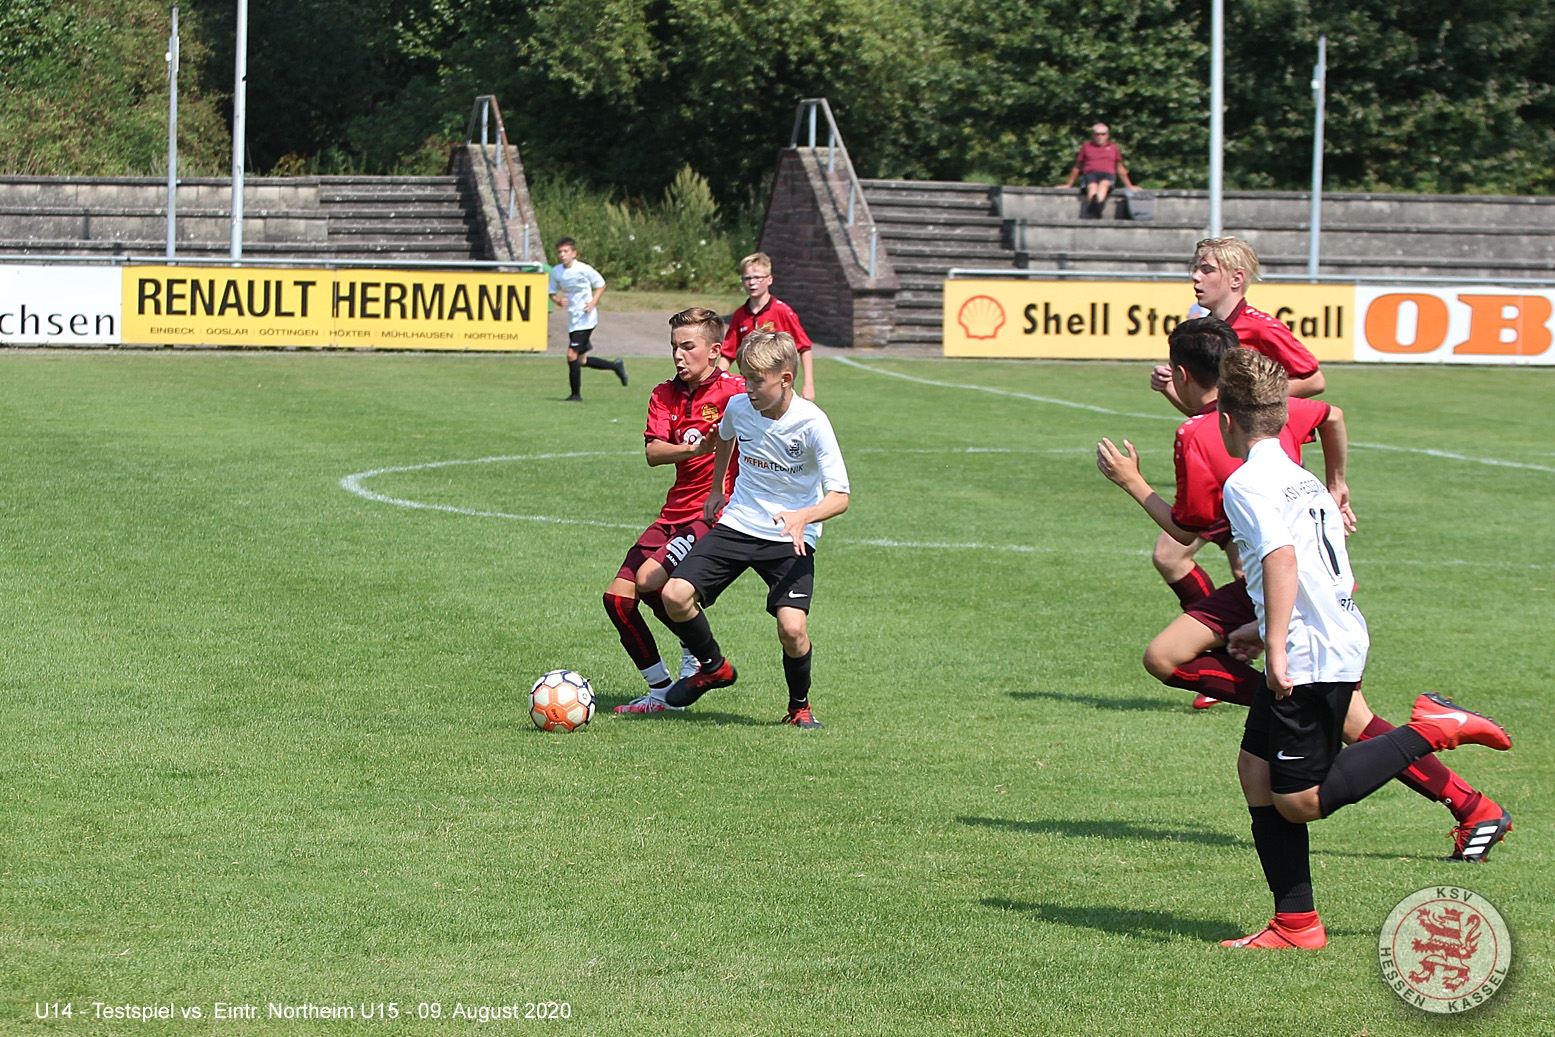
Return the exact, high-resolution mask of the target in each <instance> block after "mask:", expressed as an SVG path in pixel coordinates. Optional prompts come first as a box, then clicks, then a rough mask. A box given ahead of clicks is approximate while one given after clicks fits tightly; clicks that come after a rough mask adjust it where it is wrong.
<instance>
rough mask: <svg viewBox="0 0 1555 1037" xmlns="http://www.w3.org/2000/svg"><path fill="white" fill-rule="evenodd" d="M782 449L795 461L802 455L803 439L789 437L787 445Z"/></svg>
mask: <svg viewBox="0 0 1555 1037" xmlns="http://www.w3.org/2000/svg"><path fill="white" fill-rule="evenodd" d="M783 449H784V451H785V452H787V454H788V456H789V457H792V458H793V459H794V460H795V461H797V460H799V459H800V458H801V457H803V456H804V441H803V440H799V439H791V440H789V441H788V445H787V446H786V447H784V448H783Z"/></svg>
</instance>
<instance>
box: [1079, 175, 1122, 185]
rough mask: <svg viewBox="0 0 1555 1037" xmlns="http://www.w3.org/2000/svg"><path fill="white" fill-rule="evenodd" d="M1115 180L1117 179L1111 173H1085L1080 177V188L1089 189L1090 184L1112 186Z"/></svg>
mask: <svg viewBox="0 0 1555 1037" xmlns="http://www.w3.org/2000/svg"><path fill="white" fill-rule="evenodd" d="M1117 179H1118V178H1117V177H1115V176H1113V175H1112V174H1111V173H1086V174H1085V175H1084V176H1082V177H1080V186H1081V187H1089V186H1091V185H1092V184H1101V183H1107V184H1112V183H1116V182H1117Z"/></svg>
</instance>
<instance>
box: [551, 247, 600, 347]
mask: <svg viewBox="0 0 1555 1037" xmlns="http://www.w3.org/2000/svg"><path fill="white" fill-rule="evenodd" d="M603 287H605V279H604V278H603V277H600V276H599V271H598V270H595V269H594V268H593V267H591V266H589V265H588V264H587V263H585V262H584V261H583V260H581V259H574V260H573V261H572V265H571V266H562V265H561V264H560V263H557V264H556V265H555V266H553V267H551V283H550V285H549V286H548V287H547V288H546V291H547V292H548V293H549V294H551V295H561V296H562V298H564V299H566V300H567V330H568V331H586V330H587V329H589V328H594V327H598V326H599V307H597V306H596V307H595V308H594V309H592V310H587V311H585V310H584V309H583V307H585V306H587V305H588V303H589V300H590V299H592V298H594V292H595V290H596V289H599V288H603Z"/></svg>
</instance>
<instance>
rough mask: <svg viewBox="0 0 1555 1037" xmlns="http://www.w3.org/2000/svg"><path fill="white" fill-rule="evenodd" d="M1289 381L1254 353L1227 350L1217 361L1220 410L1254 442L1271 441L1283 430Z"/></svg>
mask: <svg viewBox="0 0 1555 1037" xmlns="http://www.w3.org/2000/svg"><path fill="white" fill-rule="evenodd" d="M1289 395H1290V379H1289V378H1287V377H1286V375H1285V369H1284V368H1283V367H1281V366H1280V365H1279V364H1277V363H1275V362H1274V361H1273V360H1270V359H1269V358H1268V357H1266V356H1264V355H1263V354H1262V353H1259V352H1258V351H1256V350H1252V349H1228V350H1226V355H1225V356H1223V357H1221V358H1220V409H1221V410H1222V411H1224V412H1225V413H1227V414H1229V415H1231V416H1232V417H1233V418H1235V419H1236V423H1237V424H1238V425H1240V426H1241V428H1242V431H1243V432H1246V433H1247V434H1248V436H1250V437H1251V438H1253V439H1272V438H1273V437H1275V436H1277V435H1279V434H1280V429H1282V428H1284V427H1285V421H1286V417H1287V414H1286V400H1287V398H1288V397H1289Z"/></svg>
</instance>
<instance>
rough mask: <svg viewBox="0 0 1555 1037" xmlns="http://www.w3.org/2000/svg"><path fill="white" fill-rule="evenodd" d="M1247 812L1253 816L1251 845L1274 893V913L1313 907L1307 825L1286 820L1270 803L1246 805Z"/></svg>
mask: <svg viewBox="0 0 1555 1037" xmlns="http://www.w3.org/2000/svg"><path fill="white" fill-rule="evenodd" d="M1247 812H1248V813H1249V814H1251V815H1252V816H1253V845H1254V846H1255V847H1257V849H1258V861H1259V863H1261V864H1262V865H1263V876H1264V879H1265V880H1267V881H1268V883H1269V892H1270V893H1272V894H1274V911H1275V913H1276V914H1290V913H1295V912H1302V911H1311V910H1313V902H1312V860H1311V857H1310V856H1309V852H1308V846H1307V826H1306V825H1298V824H1296V823H1295V822H1294V821H1287V820H1285V818H1284V817H1283V816H1281V814H1280V812H1279V810H1277V809H1275V808H1274V807H1272V806H1268V807H1248V808H1247Z"/></svg>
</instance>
